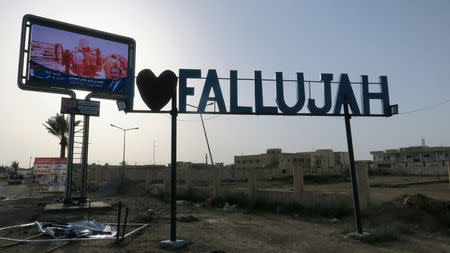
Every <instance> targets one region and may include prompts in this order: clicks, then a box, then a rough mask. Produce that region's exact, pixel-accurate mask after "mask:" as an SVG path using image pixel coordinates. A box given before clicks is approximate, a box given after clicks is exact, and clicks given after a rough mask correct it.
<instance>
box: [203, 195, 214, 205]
mask: <svg viewBox="0 0 450 253" xmlns="http://www.w3.org/2000/svg"><path fill="white" fill-rule="evenodd" d="M215 199H216V198H215V197H209V198H207V199H206V200H205V204H207V205H211V204H212V203H213V202H214V200H215Z"/></svg>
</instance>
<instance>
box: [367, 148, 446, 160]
mask: <svg viewBox="0 0 450 253" xmlns="http://www.w3.org/2000/svg"><path fill="white" fill-rule="evenodd" d="M370 154H371V155H372V156H373V162H374V163H398V162H404V163H412V162H442V161H448V160H449V157H450V147H428V146H416V147H406V148H399V149H387V150H385V151H372V152H370Z"/></svg>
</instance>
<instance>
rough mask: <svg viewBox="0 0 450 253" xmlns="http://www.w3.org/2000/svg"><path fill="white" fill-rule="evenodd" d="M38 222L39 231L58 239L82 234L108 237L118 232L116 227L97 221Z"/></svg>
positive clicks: (84, 235)
mask: <svg viewBox="0 0 450 253" xmlns="http://www.w3.org/2000/svg"><path fill="white" fill-rule="evenodd" d="M36 224H37V226H38V230H39V232H41V233H45V234H47V235H50V236H51V237H53V238H58V239H60V238H77V237H80V236H83V237H92V238H106V237H114V236H115V235H116V232H117V231H116V227H112V226H108V225H104V224H102V223H99V222H95V221H77V222H71V223H41V222H37V221H36Z"/></svg>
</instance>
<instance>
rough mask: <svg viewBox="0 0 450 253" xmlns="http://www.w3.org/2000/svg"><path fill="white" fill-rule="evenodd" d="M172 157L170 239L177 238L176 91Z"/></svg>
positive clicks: (173, 99) (173, 98)
mask: <svg viewBox="0 0 450 253" xmlns="http://www.w3.org/2000/svg"><path fill="white" fill-rule="evenodd" d="M171 114H172V157H171V190H170V241H172V242H175V241H176V240H177V224H176V215H177V210H176V208H177V193H176V191H177V116H178V109H177V93H176V90H175V91H174V94H173V96H172V112H171Z"/></svg>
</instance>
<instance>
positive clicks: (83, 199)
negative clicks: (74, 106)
mask: <svg viewBox="0 0 450 253" xmlns="http://www.w3.org/2000/svg"><path fill="white" fill-rule="evenodd" d="M91 96H92V93H90V94H88V95H87V96H86V98H85V100H87V101H89V100H90V98H91ZM83 123H84V125H83V151H82V171H81V192H80V203H86V199H87V198H86V185H87V166H88V150H89V115H84V122H83Z"/></svg>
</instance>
